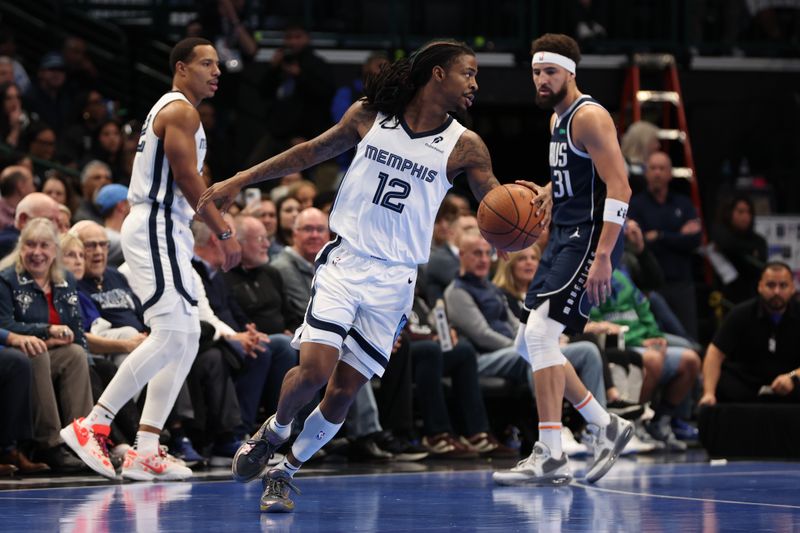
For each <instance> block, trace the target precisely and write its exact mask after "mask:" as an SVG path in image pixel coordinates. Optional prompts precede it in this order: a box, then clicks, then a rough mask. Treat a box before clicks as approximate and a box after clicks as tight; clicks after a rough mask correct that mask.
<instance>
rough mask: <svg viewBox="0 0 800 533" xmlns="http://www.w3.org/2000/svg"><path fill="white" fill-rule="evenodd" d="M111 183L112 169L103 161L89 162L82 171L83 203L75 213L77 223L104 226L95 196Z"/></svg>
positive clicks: (81, 202)
mask: <svg viewBox="0 0 800 533" xmlns="http://www.w3.org/2000/svg"><path fill="white" fill-rule="evenodd" d="M109 183H111V169H110V168H109V167H108V165H106V164H105V163H103V162H102V161H97V160H94V161H89V162H88V163H86V164H85V165H84V166H83V169H81V201H80V205H79V206H78V209H77V210H76V211H75V216H74V218H75V222H79V221H81V220H92V221H94V222H97V223H98V224H100V225H102V224H103V217H101V216H100V213H98V212H97V208H96V207H95V205H94V196H95V194H96V193H97V191H98V190H100V188H101V187H102V186H103V185H108V184H109Z"/></svg>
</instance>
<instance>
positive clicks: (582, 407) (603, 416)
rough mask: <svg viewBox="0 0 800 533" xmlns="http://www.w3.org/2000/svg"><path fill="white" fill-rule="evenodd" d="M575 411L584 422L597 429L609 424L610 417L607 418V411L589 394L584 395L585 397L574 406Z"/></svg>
mask: <svg viewBox="0 0 800 533" xmlns="http://www.w3.org/2000/svg"><path fill="white" fill-rule="evenodd" d="M575 409H577V410H578V412H579V413H580V414H581V416H582V417H583V418H584V420H586V421H587V422H589V423H590V424H594V425H596V426H598V427H601V428H602V427H606V426H607V425H608V424H609V422H611V416H609V414H608V411H606V410H605V409H603V406H602V405H600V402H598V401H597V399H595V397H594V396H593V395H592V393H591V392H587V393H586V397H585V398H584V399H583V400H581V401H580V402H579V403H577V404H576V405H575Z"/></svg>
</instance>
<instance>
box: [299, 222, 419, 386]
mask: <svg viewBox="0 0 800 533" xmlns="http://www.w3.org/2000/svg"><path fill="white" fill-rule="evenodd" d="M416 281H417V267H416V265H403V264H396V263H394V264H392V263H387V262H386V261H384V260H382V259H381V258H374V257H368V256H364V255H361V254H359V253H357V252H356V251H355V250H354V249H353V248H352V246H351V245H349V244H348V243H347V242H346V241H344V240H343V239H342V238H341V237H337V238H336V239H335V240H333V241H331V242H329V243H328V244H326V245H325V246H324V247H323V248H322V250H320V252H319V254H318V255H317V260H316V274H315V276H314V281H313V282H312V286H311V300H310V301H309V303H308V307H307V308H306V316H305V321H304V322H303V324H302V325H301V326H300V327H299V328H297V331H296V332H295V335H294V339H293V340H292V346H293V347H294V348H296V349H299V347H300V344H301V343H303V342H318V343H321V344H327V345H329V346H333V347H335V348H338V349H339V350H340V356H339V358H340V359H342V360H344V361H345V362H347V363H348V364H349V365H350V366H352V367H353V368H355V369H356V370H358V371H359V372H361V373H362V374H364V376H365V377H367V378H368V379H369V378H371V377H372V376H373V375H378V376H382V375H383V371H384V370H385V368H386V365H387V364H388V362H389V357H390V355H391V353H392V346H393V345H394V341H395V339H396V338H397V336H398V335H399V334H400V331H401V330H402V329H403V327H404V326H405V323H406V321H407V318H408V314H409V313H410V311H411V306H412V305H413V303H414V285H415V284H416ZM343 345H344V346H343Z"/></svg>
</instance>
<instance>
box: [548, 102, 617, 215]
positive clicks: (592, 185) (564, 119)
mask: <svg viewBox="0 0 800 533" xmlns="http://www.w3.org/2000/svg"><path fill="white" fill-rule="evenodd" d="M586 105H597V106H599V105H600V104H599V103H598V102H597V100H595V99H594V98H592V97H591V96H589V95H583V96H581V97H580V98H578V99H577V100H575V101H574V102H573V103H572V105H571V106H569V109H567V110H566V111H565V112H564V114H562V115H560V116H558V117H557V118H556V120H555V124H554V125H553V131H552V136H551V138H550V179H551V180H552V182H553V224H555V225H557V226H580V225H582V224H587V223H591V222H593V221H594V222H599V221H600V220H602V218H603V203H604V202H605V199H606V184H605V183H604V182H603V180H601V179H600V177H599V176H598V175H597V171H596V169H595V167H594V163H593V162H592V159H591V158H590V157H589V154H588V153H586V152H582V151H581V150H579V149H578V148H577V147H576V146H575V145H574V144H573V142H572V117H574V116H575V113H577V111H578V109H580V108H581V107H583V106H586ZM601 107H602V106H601Z"/></svg>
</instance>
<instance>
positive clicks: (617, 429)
mask: <svg viewBox="0 0 800 533" xmlns="http://www.w3.org/2000/svg"><path fill="white" fill-rule="evenodd" d="M609 416H610V417H611V421H610V422H609V423H608V425H606V426H605V427H602V428H601V427H598V426H596V425H594V424H589V425H587V426H586V430H587V432H588V433H589V435H590V439H589V440H590V441H591V443H592V448H593V450H594V459H593V462H592V465H591V466H590V467H589V470H587V472H586V481H588V482H589V483H594V482H595V481H597V480H598V479H600V478H601V477H603V476H604V475H606V472H608V471H609V470H610V469H611V467H612V466H614V462H615V461H616V460H617V458H618V457H619V454H620V453H621V452H622V450H624V449H625V446H626V445H627V444H628V441H629V440H631V437H633V424H632V423H630V422H628V421H627V420H625V419H624V418H621V417H619V416H617V415H615V414H614V413H609Z"/></svg>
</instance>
